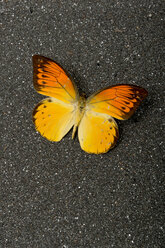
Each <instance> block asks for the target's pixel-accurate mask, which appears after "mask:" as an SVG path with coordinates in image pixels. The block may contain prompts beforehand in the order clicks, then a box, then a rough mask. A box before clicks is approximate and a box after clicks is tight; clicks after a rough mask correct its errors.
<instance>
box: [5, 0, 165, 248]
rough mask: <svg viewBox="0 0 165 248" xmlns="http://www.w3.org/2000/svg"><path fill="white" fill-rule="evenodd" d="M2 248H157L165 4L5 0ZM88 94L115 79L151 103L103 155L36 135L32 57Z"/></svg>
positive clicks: (111, 0) (160, 210) (154, 0)
mask: <svg viewBox="0 0 165 248" xmlns="http://www.w3.org/2000/svg"><path fill="white" fill-rule="evenodd" d="M0 4H1V8H0V14H1V23H0V27H1V34H2V35H1V80H0V81H1V90H0V110H1V118H0V132H1V142H0V143H1V144H0V177H1V179H0V183H1V190H0V194H1V197H0V199H1V200H0V208H1V214H0V222H1V231H0V235H1V238H0V247H3V248H13V247H14V248H19V247H27V248H33V247H34V248H47V247H48V248H51V247H61V248H62V247H63V248H73V247H76V248H77V247H78V248H79V247H91V248H95V247H100V248H111V247H115V248H130V247H131V248H160V247H163V244H164V243H163V236H164V226H163V225H164V208H163V195H164V179H165V177H164V175H165V172H164V168H163V123H162V116H163V97H164V93H163V90H164V81H163V1H160V0H150V1H147V0H143V1H142V0H138V1H137V0H128V1H125V0H120V1H117V0H109V1H107V0H100V1H96V0H93V1H92V0H91V1H89V0H84V1H81V0H77V1H76V0H70V1H64V0H61V1H60V0H56V1H55V0H50V1H34V0H31V1H28V0H27V1H25V0H22V1H14V0H13V1H5V0H4V1H3V0H2V1H1V3H0ZM34 54H41V55H44V56H47V57H49V58H51V59H54V60H56V61H58V62H59V63H60V64H61V65H62V66H63V67H64V68H65V69H66V70H67V71H68V72H69V73H70V74H71V75H72V77H73V78H74V80H75V82H76V84H77V85H78V87H79V88H80V89H81V90H82V91H84V92H86V94H87V95H90V94H91V93H93V92H94V91H96V90H98V89H100V88H104V87H107V86H109V85H112V84H116V83H129V84H137V85H139V86H142V87H144V88H146V89H147V90H148V92H149V96H148V98H147V99H146V100H145V101H144V103H143V104H142V105H141V106H140V108H139V109H138V111H137V112H136V113H135V115H134V116H133V117H132V118H131V119H130V120H128V121H125V122H119V121H118V123H119V127H120V140H119V142H118V144H117V146H116V147H115V148H114V149H113V150H111V151H110V152H108V153H106V154H104V155H91V154H87V153H85V152H83V151H82V150H81V149H80V146H79V143H78V140H77V138H76V139H75V140H74V141H73V140H71V133H69V134H68V135H67V136H66V137H65V138H64V139H63V140H62V141H61V142H60V143H51V142H49V141H47V140H45V139H44V138H42V137H41V136H40V135H39V134H38V133H37V132H36V131H35V129H34V125H33V123H32V116H31V115H32V110H33V108H34V106H35V105H36V104H37V103H38V102H39V101H40V100H41V99H43V96H41V95H39V94H37V93H36V92H35V90H34V89H33V82H32V55H34Z"/></svg>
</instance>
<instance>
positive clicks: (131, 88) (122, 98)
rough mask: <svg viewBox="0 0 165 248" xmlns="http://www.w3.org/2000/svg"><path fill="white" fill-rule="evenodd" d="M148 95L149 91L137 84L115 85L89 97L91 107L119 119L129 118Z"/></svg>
mask: <svg viewBox="0 0 165 248" xmlns="http://www.w3.org/2000/svg"><path fill="white" fill-rule="evenodd" d="M146 96H147V91H146V90H145V89H143V88H141V87H139V86H135V85H126V84H121V85H115V86H111V87H109V88H106V89H104V90H101V91H99V92H97V93H95V94H94V95H92V96H91V97H89V98H88V100H87V104H88V106H89V108H91V109H92V110H93V111H95V112H98V113H105V114H108V115H110V116H113V117H115V118H117V119H121V120H126V119H128V118H129V117H130V116H131V115H132V114H133V113H134V112H135V110H136V109H137V107H138V106H139V104H140V103H141V101H142V100H143V99H144V98H145V97H146Z"/></svg>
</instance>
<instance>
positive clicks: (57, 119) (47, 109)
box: [33, 98, 75, 142]
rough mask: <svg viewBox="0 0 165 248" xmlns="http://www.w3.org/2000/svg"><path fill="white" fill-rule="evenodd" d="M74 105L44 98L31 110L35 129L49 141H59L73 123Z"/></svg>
mask: <svg viewBox="0 0 165 248" xmlns="http://www.w3.org/2000/svg"><path fill="white" fill-rule="evenodd" d="M74 118H75V113H74V107H73V105H71V104H65V103H63V102H61V101H56V100H55V99H53V98H46V99H44V100H43V101H41V102H40V103H39V104H38V105H37V106H36V107H35V108H34V110H33V122H34V124H35V127H36V130H37V131H39V132H40V134H41V135H42V136H44V137H45V138H47V139H48V140H50V141H56V142H57V141H60V140H61V139H62V138H63V137H64V136H65V135H66V134H67V133H68V132H69V130H70V129H71V128H72V126H73V125H74Z"/></svg>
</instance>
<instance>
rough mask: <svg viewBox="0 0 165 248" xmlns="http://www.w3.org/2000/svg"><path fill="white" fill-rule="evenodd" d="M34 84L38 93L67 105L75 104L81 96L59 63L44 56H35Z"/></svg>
mask: <svg viewBox="0 0 165 248" xmlns="http://www.w3.org/2000/svg"><path fill="white" fill-rule="evenodd" d="M33 82H34V88H35V89H36V90H37V92H38V93H40V94H43V95H46V96H51V97H53V98H56V99H58V100H61V101H63V102H66V103H71V102H75V100H77V98H78V96H79V94H78V90H77V87H76V85H75V84H74V82H73V81H72V80H71V79H70V77H69V75H68V74H67V72H65V70H64V69H63V68H62V67H61V66H60V65H59V64H58V63H56V62H55V61H53V60H51V59H49V58H46V57H44V56H40V55H34V56H33Z"/></svg>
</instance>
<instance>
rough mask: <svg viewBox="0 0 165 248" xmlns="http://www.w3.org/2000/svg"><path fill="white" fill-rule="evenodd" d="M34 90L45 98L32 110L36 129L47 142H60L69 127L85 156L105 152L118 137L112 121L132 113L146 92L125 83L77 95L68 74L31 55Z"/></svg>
mask: <svg viewBox="0 0 165 248" xmlns="http://www.w3.org/2000/svg"><path fill="white" fill-rule="evenodd" d="M33 82H34V88H35V89H36V91H37V92H38V93H40V94H43V95H46V96H48V98H45V99H44V100H42V101H41V102H40V103H39V104H38V105H37V106H36V107H35V108H34V110H33V122H34V124H35V127H36V130H37V131H38V132H40V134H41V135H42V136H43V137H45V138H46V139H48V140H50V141H55V142H58V141H60V140H61V139H62V138H63V137H64V136H65V135H66V134H67V133H68V132H69V130H70V129H71V128H72V127H73V132H72V138H74V136H75V133H76V130H77V129H78V138H79V142H80V146H81V148H82V149H83V150H84V151H85V152H87V153H95V154H100V153H106V152H107V151H108V150H109V149H111V148H113V147H114V146H115V144H116V141H117V139H118V137H119V132H118V126H117V123H116V121H115V120H114V118H116V119H119V120H126V119H128V118H130V116H131V115H132V114H133V113H134V112H135V110H136V109H137V107H138V106H139V104H140V103H141V101H142V100H143V99H144V98H145V97H146V96H147V94H148V93H147V91H146V90H145V89H143V88H141V87H139V86H135V85H129V84H119V85H113V86H110V87H107V88H104V89H101V90H99V91H97V92H96V93H94V94H93V95H91V96H90V97H88V98H87V99H86V98H85V96H84V95H82V96H81V95H79V92H78V89H77V86H76V85H75V83H74V82H73V80H72V79H71V77H70V76H69V75H68V73H67V72H66V71H65V70H64V69H63V68H62V67H61V66H60V65H59V64H58V63H56V62H55V61H53V60H51V59H49V58H46V57H43V56H40V55H34V56H33Z"/></svg>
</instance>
